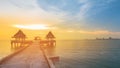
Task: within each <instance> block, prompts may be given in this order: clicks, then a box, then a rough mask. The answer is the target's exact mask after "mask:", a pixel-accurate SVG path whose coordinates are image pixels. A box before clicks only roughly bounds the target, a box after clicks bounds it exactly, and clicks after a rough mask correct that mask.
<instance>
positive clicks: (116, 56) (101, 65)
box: [0, 40, 120, 68]
mask: <svg viewBox="0 0 120 68" xmlns="http://www.w3.org/2000/svg"><path fill="white" fill-rule="evenodd" d="M11 52H12V51H11V48H10V41H0V58H2V57H4V56H7V55H8V54H10V53H11ZM46 53H47V55H48V56H49V57H52V56H59V60H58V61H56V62H55V66H56V68H120V40H59V41H57V45H56V47H53V48H46Z"/></svg>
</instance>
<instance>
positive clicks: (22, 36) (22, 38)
mask: <svg viewBox="0 0 120 68" xmlns="http://www.w3.org/2000/svg"><path fill="white" fill-rule="evenodd" d="M12 38H15V40H16V41H25V38H26V35H25V34H24V33H23V31H21V30H19V31H18V32H17V33H16V34H15V35H14V36H13V37H12Z"/></svg>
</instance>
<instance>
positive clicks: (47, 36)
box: [46, 31, 55, 40]
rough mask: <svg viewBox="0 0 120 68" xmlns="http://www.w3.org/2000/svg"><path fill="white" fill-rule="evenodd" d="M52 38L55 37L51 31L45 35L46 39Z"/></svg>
mask: <svg viewBox="0 0 120 68" xmlns="http://www.w3.org/2000/svg"><path fill="white" fill-rule="evenodd" d="M54 38H55V36H54V35H53V33H52V32H51V31H50V32H49V33H48V34H47V35H46V39H48V40H52V39H54Z"/></svg>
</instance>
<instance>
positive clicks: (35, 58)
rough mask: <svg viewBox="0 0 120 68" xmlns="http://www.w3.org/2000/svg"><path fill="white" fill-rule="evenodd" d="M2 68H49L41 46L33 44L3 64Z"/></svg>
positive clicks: (0, 66)
mask: <svg viewBox="0 0 120 68" xmlns="http://www.w3.org/2000/svg"><path fill="white" fill-rule="evenodd" d="M0 68H49V65H48V63H47V61H46V59H45V57H44V56H43V53H42V50H41V49H40V45H39V44H37V43H33V44H32V45H30V46H29V47H27V48H26V49H25V50H23V51H22V52H20V53H18V54H16V55H15V56H13V57H12V58H10V59H8V60H7V61H5V62H3V63H2V64H1V65H0Z"/></svg>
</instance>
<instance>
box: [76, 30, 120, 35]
mask: <svg viewBox="0 0 120 68" xmlns="http://www.w3.org/2000/svg"><path fill="white" fill-rule="evenodd" d="M78 32H79V33H81V34H91V35H120V32H111V31H108V30H96V31H86V30H80V31H78Z"/></svg>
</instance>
